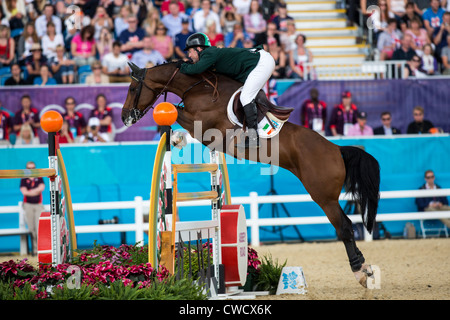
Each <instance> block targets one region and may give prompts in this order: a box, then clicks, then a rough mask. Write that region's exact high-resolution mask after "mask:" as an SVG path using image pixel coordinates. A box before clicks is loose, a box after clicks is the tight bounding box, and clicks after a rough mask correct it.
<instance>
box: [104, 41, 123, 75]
mask: <svg viewBox="0 0 450 320" xmlns="http://www.w3.org/2000/svg"><path fill="white" fill-rule="evenodd" d="M120 45H121V44H120V42H119V41H114V43H113V51H112V52H110V53H108V54H107V55H106V56H105V57H104V58H103V61H102V67H103V73H104V74H106V75H108V76H109V82H126V81H128V80H130V79H129V74H130V68H129V67H128V63H127V62H128V58H127V56H126V55H125V54H123V53H121V52H120Z"/></svg>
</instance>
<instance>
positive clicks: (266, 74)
mask: <svg viewBox="0 0 450 320" xmlns="http://www.w3.org/2000/svg"><path fill="white" fill-rule="evenodd" d="M184 50H185V51H188V55H189V58H191V59H192V61H193V62H194V63H193V64H189V63H183V62H184V61H182V60H181V61H179V63H178V66H179V67H180V71H181V72H182V73H185V74H199V73H202V72H204V71H206V70H208V69H211V70H214V71H216V72H218V73H221V74H224V75H226V76H229V77H230V78H232V79H234V80H237V81H239V82H242V83H244V86H243V88H242V92H241V96H240V100H241V103H242V105H243V108H244V113H245V119H246V123H247V128H248V129H249V133H250V135H249V138H248V139H246V140H245V144H244V146H245V147H246V148H255V147H256V148H257V147H259V136H258V131H257V129H258V122H257V109H256V103H255V98H256V95H257V94H258V92H259V90H261V88H263V86H264V85H265V84H266V82H267V81H268V80H269V78H270V76H271V75H272V73H273V70H274V69H275V61H274V59H273V58H272V55H271V54H270V53H268V52H267V51H265V50H263V49H262V46H258V47H256V48H252V49H242V48H218V47H214V46H211V43H210V41H209V39H208V37H207V36H206V35H205V34H203V33H200V32H198V33H194V34H193V35H191V36H189V37H188V39H187V40H186V48H185V49H184Z"/></svg>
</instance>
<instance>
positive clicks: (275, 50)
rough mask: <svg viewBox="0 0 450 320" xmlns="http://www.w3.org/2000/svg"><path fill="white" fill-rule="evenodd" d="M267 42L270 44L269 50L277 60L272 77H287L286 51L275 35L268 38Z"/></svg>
mask: <svg viewBox="0 0 450 320" xmlns="http://www.w3.org/2000/svg"><path fill="white" fill-rule="evenodd" d="M267 43H268V46H269V48H268V50H267V51H268V52H269V53H270V54H271V55H272V57H273V59H274V60H275V70H274V71H273V74H272V77H273V78H274V79H283V78H285V77H286V63H287V57H286V53H285V52H284V51H283V49H282V48H281V46H280V45H279V44H278V41H277V39H275V38H274V37H271V38H269V39H267Z"/></svg>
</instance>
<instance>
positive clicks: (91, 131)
mask: <svg viewBox="0 0 450 320" xmlns="http://www.w3.org/2000/svg"><path fill="white" fill-rule="evenodd" d="M99 128H100V120H99V119H98V118H90V119H89V122H88V131H87V132H86V133H85V134H83V135H82V136H81V137H80V143H89V142H108V141H109V138H108V135H107V134H106V133H102V132H100V130H99Z"/></svg>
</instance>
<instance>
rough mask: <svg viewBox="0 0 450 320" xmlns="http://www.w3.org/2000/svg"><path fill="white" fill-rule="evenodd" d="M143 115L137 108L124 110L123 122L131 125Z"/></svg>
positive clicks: (128, 125)
mask: <svg viewBox="0 0 450 320" xmlns="http://www.w3.org/2000/svg"><path fill="white" fill-rule="evenodd" d="M141 117H142V115H141V112H140V111H139V110H136V109H132V110H125V109H123V110H122V122H123V124H124V125H125V126H127V127H130V126H132V125H133V124H135V123H136V122H137V121H138V120H139V119H140V118H141Z"/></svg>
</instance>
